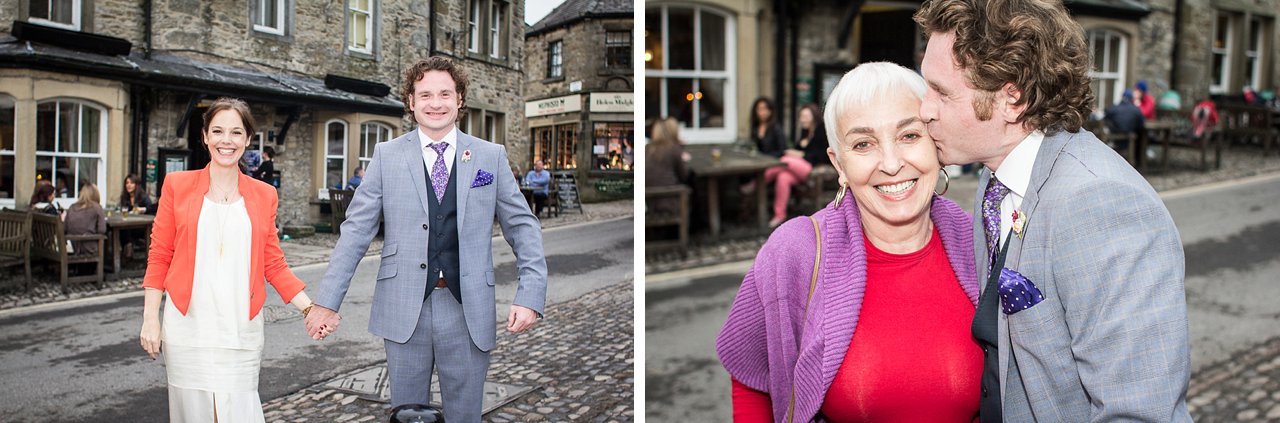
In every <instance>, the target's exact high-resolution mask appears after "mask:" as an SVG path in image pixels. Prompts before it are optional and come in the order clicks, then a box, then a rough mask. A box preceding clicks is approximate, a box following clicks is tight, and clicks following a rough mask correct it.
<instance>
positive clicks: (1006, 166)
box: [979, 130, 1044, 247]
mask: <svg viewBox="0 0 1280 423" xmlns="http://www.w3.org/2000/svg"><path fill="white" fill-rule="evenodd" d="M1043 142H1044V132H1041V131H1039V130H1036V131H1033V132H1031V133H1030V134H1027V137H1026V138H1023V139H1022V142H1021V143H1019V144H1018V146H1017V147H1014V148H1013V151H1010V152H1009V155H1008V156H1005V158H1004V161H1003V162H1001V163H1000V170H997V171H996V172H995V175H996V178H997V179H999V180H1000V183H1002V184H1004V186H1005V187H1008V188H1009V195H1006V196H1005V197H1004V200H1003V201H1001V202H1000V239H999V241H997V242H999V244H997V247H1002V246H1003V245H1004V240H1005V237H1007V236H1009V231H1010V230H1013V211H1014V210H1019V208H1020V207H1022V199H1024V198H1026V196H1027V188H1028V187H1029V186H1030V185H1031V171H1032V168H1034V167H1035V164H1036V155H1037V154H1039V153H1040V144H1042V143H1043ZM983 189H986V187H983ZM979 207H981V205H979Z"/></svg>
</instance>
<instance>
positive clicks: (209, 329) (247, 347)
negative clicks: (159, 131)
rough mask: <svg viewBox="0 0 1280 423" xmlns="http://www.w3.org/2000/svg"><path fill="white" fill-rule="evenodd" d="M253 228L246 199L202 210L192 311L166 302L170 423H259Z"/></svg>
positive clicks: (207, 203) (259, 337)
mask: <svg viewBox="0 0 1280 423" xmlns="http://www.w3.org/2000/svg"><path fill="white" fill-rule="evenodd" d="M252 229H253V228H252V224H251V223H250V221H249V213H248V211H247V210H246V209H245V206H244V199H243V198H242V199H240V200H238V201H236V202H234V203H231V204H218V203H215V202H213V201H211V200H209V199H208V198H205V199H204V205H203V206H201V208H200V220H199V226H198V227H197V238H196V256H195V257H196V260H195V272H194V280H193V281H192V287H191V304H190V306H189V307H188V308H187V314H186V315H185V316H184V315H183V314H182V313H181V312H179V311H178V309H177V308H176V307H174V305H173V302H172V301H167V302H166V305H165V308H164V321H163V325H162V327H163V332H164V335H163V336H164V344H163V347H164V350H163V351H164V357H165V370H166V373H167V375H168V378H169V421H171V422H175V423H184V422H185V423H196V422H199V423H205V422H213V421H214V420H213V416H214V413H215V410H216V413H217V416H218V422H221V423H231V422H236V423H239V422H249V423H259V422H265V419H264V418H263V414H262V400H261V399H260V398H259V397H258V371H259V369H260V368H261V363H262V344H263V322H262V314H258V315H257V316H255V317H254V318H253V320H249V260H250V254H251V248H252V247H251V242H252V233H253V230H252Z"/></svg>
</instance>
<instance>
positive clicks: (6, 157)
mask: <svg viewBox="0 0 1280 423" xmlns="http://www.w3.org/2000/svg"><path fill="white" fill-rule="evenodd" d="M15 105H16V103H15V101H14V99H13V97H11V96H8V95H5V94H0V199H6V200H12V199H13V192H14V188H15V187H14V179H13V151H14V139H16V138H17V126H16V125H15V121H16V120H17V116H16V115H15V112H16V110H17V109H16V108H15Z"/></svg>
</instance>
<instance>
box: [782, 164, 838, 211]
mask: <svg viewBox="0 0 1280 423" xmlns="http://www.w3.org/2000/svg"><path fill="white" fill-rule="evenodd" d="M839 180H840V174H839V173H837V172H836V168H835V167H833V166H831V165H827V164H822V165H817V166H814V167H813V171H812V172H809V177H808V178H806V179H805V181H804V184H802V185H801V186H803V187H805V190H807V192H806V193H805V194H806V198H809V199H811V200H812V201H813V210H814V211H817V210H821V209H822V208H823V207H826V206H827V202H828V201H830V200H831V199H832V198H835V197H834V196H827V195H824V194H823V192H825V191H826V188H827V187H828V186H830V187H832V188H836V189H838V188H839V186H840V183H839ZM793 197H795V196H793Z"/></svg>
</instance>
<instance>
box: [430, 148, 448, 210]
mask: <svg viewBox="0 0 1280 423" xmlns="http://www.w3.org/2000/svg"><path fill="white" fill-rule="evenodd" d="M448 148H449V143H446V142H438V143H434V144H431V149H432V150H435V151H436V164H435V165H433V166H431V188H432V189H435V190H436V201H441V202H443V201H444V189H445V188H447V187H448V186H449V167H448V166H445V165H444V150H446V149H448Z"/></svg>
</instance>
